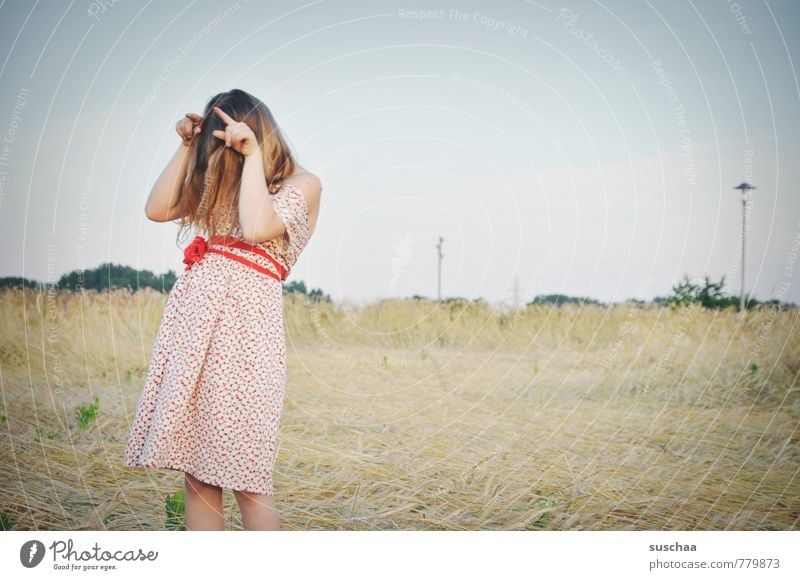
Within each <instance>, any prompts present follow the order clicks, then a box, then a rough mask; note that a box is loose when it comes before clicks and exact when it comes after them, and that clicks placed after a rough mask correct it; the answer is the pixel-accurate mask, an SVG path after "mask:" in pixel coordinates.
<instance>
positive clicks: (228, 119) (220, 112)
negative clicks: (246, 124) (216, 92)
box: [214, 107, 236, 125]
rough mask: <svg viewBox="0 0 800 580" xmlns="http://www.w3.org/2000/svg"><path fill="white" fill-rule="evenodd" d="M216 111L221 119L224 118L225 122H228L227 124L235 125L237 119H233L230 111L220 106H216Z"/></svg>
mask: <svg viewBox="0 0 800 580" xmlns="http://www.w3.org/2000/svg"><path fill="white" fill-rule="evenodd" d="M214 112H215V113H216V114H217V116H218V117H219V118H220V119H222V120H223V121H224V122H225V124H226V125H233V124H234V123H236V121H234V120H233V119H232V118H231V117H230V116H229V115H228V113H226V112H225V111H223V110H222V109H220V108H219V107H214Z"/></svg>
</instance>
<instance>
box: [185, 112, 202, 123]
mask: <svg viewBox="0 0 800 580" xmlns="http://www.w3.org/2000/svg"><path fill="white" fill-rule="evenodd" d="M186 116H187V117H189V118H190V119H191V120H192V121H198V122H199V121H202V120H203V117H201V116H200V115H198V114H197V113H186Z"/></svg>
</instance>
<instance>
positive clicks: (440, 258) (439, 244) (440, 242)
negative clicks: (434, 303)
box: [436, 236, 444, 301]
mask: <svg viewBox="0 0 800 580" xmlns="http://www.w3.org/2000/svg"><path fill="white" fill-rule="evenodd" d="M442 242H444V238H443V237H442V236H439V243H438V244H436V249H437V250H439V283H438V286H437V291H436V296H437V300H439V301H441V300H442V258H443V257H444V254H442Z"/></svg>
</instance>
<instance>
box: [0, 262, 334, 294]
mask: <svg viewBox="0 0 800 580" xmlns="http://www.w3.org/2000/svg"><path fill="white" fill-rule="evenodd" d="M177 279H178V276H177V275H176V273H175V271H174V270H169V271H167V272H166V273H165V274H161V275H158V274H154V273H153V272H151V271H150V270H136V269H134V268H131V267H130V266H122V265H119V264H112V263H110V262H106V263H104V264H100V265H99V266H97V267H96V268H93V269H91V270H73V271H72V272H69V273H67V274H64V275H63V276H61V277H60V278H59V279H58V280H57V281H56V282H54V283H53V284H46V283H44V282H39V281H38V280H32V279H30V278H22V277H19V276H7V277H5V278H0V289H3V288H31V289H34V290H43V289H46V288H54V289H56V290H71V291H79V290H93V291H97V292H102V291H105V290H111V289H116V288H121V289H126V290H130V291H131V292H135V291H136V290H140V289H142V288H152V289H154V290H157V291H159V292H164V293H168V292H169V291H170V290H172V287H173V286H174V285H175V282H176V281H177ZM283 292H284V294H289V293H292V292H297V293H299V294H305V295H306V296H308V297H309V298H311V299H312V300H317V301H327V302H330V300H331V298H330V296H328V295H327V294H325V293H323V292H322V290H320V289H314V290H311V291H309V290H307V289H306V285H305V283H304V282H303V281H295V280H293V281H291V282H284V283H283Z"/></svg>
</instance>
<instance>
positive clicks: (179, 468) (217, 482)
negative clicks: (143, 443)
mask: <svg viewBox="0 0 800 580" xmlns="http://www.w3.org/2000/svg"><path fill="white" fill-rule="evenodd" d="M125 465H126V466H127V467H141V468H146V469H171V470H173V471H181V472H183V473H188V474H189V475H191V476H192V477H194V478H195V479H197V480H198V481H201V482H203V483H205V484H208V485H214V486H217V487H221V488H223V489H230V490H231V491H244V492H248V493H259V494H261V495H270V496H274V495H275V493H274V491H262V490H255V489H243V488H242V489H239V488H235V487H231V485H230V484H228V483H225V482H224V481H222V480H219V479H216V480H215V479H213V478H212V481H206V479H208V478H206V477H198V476H197V475H195V473H194V471H195V470H194V469H189V468H187V467H186V466H185V465H182V464H179V463H167V462H162V463H156V462H153V461H150V462H148V463H140V462H137V463H125Z"/></svg>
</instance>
